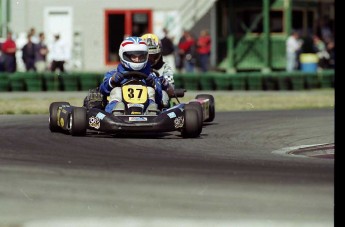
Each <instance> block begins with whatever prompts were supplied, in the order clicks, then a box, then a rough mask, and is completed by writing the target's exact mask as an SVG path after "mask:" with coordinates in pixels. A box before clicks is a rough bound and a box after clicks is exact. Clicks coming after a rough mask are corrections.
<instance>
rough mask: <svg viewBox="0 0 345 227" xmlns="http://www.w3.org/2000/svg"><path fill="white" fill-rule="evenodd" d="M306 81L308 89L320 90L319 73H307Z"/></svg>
mask: <svg viewBox="0 0 345 227" xmlns="http://www.w3.org/2000/svg"><path fill="white" fill-rule="evenodd" d="M304 79H305V87H306V88H308V89H313V88H320V79H319V76H318V74H317V73H306V74H305V76H304Z"/></svg>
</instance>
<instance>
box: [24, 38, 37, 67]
mask: <svg viewBox="0 0 345 227" xmlns="http://www.w3.org/2000/svg"><path fill="white" fill-rule="evenodd" d="M31 38H32V35H31V34H28V35H27V39H28V41H27V43H26V44H25V45H24V46H23V48H22V59H23V62H24V64H25V69H26V71H27V72H28V71H35V72H36V67H35V54H36V44H34V43H33V42H32V40H31Z"/></svg>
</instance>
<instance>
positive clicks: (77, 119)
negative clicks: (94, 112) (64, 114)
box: [70, 107, 87, 136]
mask: <svg viewBox="0 0 345 227" xmlns="http://www.w3.org/2000/svg"><path fill="white" fill-rule="evenodd" d="M86 115H87V114H86V109H85V108H84V107H74V108H73V110H72V113H71V119H70V120H71V121H72V122H71V131H70V133H71V135H72V136H85V135H86V129H87V117H86Z"/></svg>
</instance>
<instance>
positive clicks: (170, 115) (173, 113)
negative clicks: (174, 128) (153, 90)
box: [167, 112, 176, 118]
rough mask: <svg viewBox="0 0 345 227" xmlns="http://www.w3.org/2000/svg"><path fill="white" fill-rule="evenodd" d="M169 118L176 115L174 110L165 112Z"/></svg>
mask: <svg viewBox="0 0 345 227" xmlns="http://www.w3.org/2000/svg"><path fill="white" fill-rule="evenodd" d="M167 115H168V116H169V117H170V118H175V117H176V114H175V112H170V113H168V114H167Z"/></svg>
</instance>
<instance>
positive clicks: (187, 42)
mask: <svg viewBox="0 0 345 227" xmlns="http://www.w3.org/2000/svg"><path fill="white" fill-rule="evenodd" d="M163 33H164V37H162V39H161V42H162V54H163V58H164V61H165V62H167V63H168V64H169V65H170V66H171V67H172V69H173V70H174V72H180V73H183V72H187V73H191V72H207V71H209V70H210V55H211V49H212V48H211V36H210V34H209V32H208V30H207V29H203V30H201V31H200V34H199V36H195V35H194V34H192V33H191V32H190V31H187V30H185V31H183V34H182V36H181V37H180V39H179V41H178V43H177V45H175V44H174V38H173V37H169V34H168V31H167V30H166V29H164V30H163ZM18 50H21V53H22V54H21V59H17V58H20V57H18V55H16V52H17V51H18ZM334 50H335V43H334V36H333V34H332V32H331V30H330V28H329V27H327V24H326V23H323V24H321V26H320V29H319V31H318V32H317V34H313V35H311V34H309V35H307V36H304V37H301V34H300V33H299V32H298V31H296V30H294V31H293V32H292V33H291V35H290V36H289V37H288V39H287V40H286V60H287V62H286V71H294V70H300V69H301V62H300V55H301V54H303V53H313V54H316V55H317V57H318V62H317V64H318V69H327V68H334V62H335V51H334ZM48 53H49V55H50V58H49V62H48V58H47V56H48ZM66 56H67V53H66V47H65V44H64V43H63V42H62V41H61V39H60V35H59V34H55V36H54V43H53V45H52V46H51V47H50V48H48V47H47V45H46V43H45V34H44V33H43V32H40V33H39V34H38V36H37V35H36V31H35V29H34V28H31V29H30V30H29V31H28V32H27V37H26V43H25V45H23V47H18V46H17V45H16V42H15V41H14V40H13V34H12V33H11V32H8V34H7V39H6V40H5V41H4V42H3V43H2V44H1V43H0V71H4V72H16V71H17V63H18V61H20V60H21V61H22V62H23V63H24V66H25V70H26V71H34V72H44V71H51V72H55V71H56V70H59V71H61V72H64V71H65V67H64V65H65V63H66V61H67V59H68V58H67V57H66Z"/></svg>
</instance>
